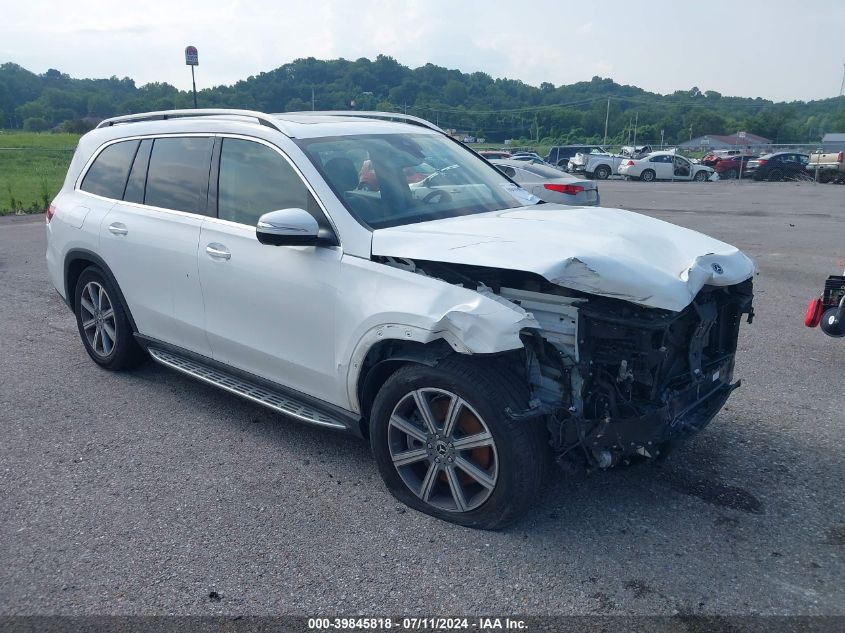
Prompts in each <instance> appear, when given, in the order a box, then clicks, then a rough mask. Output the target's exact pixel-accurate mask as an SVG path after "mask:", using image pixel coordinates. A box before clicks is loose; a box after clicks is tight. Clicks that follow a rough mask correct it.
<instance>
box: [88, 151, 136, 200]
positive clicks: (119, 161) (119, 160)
mask: <svg viewBox="0 0 845 633" xmlns="http://www.w3.org/2000/svg"><path fill="white" fill-rule="evenodd" d="M138 143H139V142H138V141H122V142H120V143H114V144H112V145H109V146H108V147H106V148H105V149H104V150H103V151H102V152H100V153H99V155H98V156H97V158H96V159H94V163H93V164H92V165H91V167H89V168H88V173H87V174H85V178H84V179H83V181H82V185H81V186H80V189H82V191H87V192H88V193H93V194H96V195H98V196H103V197H104V198H112V199H114V200H120V199H122V198H123V190H124V189H125V188H126V178H127V177H128V176H129V168H130V166H131V165H132V161H133V160H134V159H135V152H136V151H137V149H138Z"/></svg>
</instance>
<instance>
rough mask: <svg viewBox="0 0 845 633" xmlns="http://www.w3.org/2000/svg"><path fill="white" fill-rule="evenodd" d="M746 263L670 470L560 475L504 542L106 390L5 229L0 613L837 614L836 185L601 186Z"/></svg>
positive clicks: (355, 477)
mask: <svg viewBox="0 0 845 633" xmlns="http://www.w3.org/2000/svg"><path fill="white" fill-rule="evenodd" d="M600 190H601V195H602V201H603V204H604V205H605V206H620V207H623V208H630V209H634V210H637V211H640V212H643V213H646V214H648V215H652V216H654V217H657V218H660V219H663V220H667V221H669V222H674V223H676V224H680V225H682V226H687V227H690V228H693V229H696V230H701V231H704V232H706V233H709V234H711V235H713V236H715V237H717V238H720V239H723V240H725V241H728V242H730V243H733V244H736V245H737V246H739V247H740V248H742V249H744V250H745V251H746V252H747V253H748V254H749V255H751V256H752V257H754V258H755V259H756V261H757V263H758V265H759V268H760V273H759V275H758V276H757V278H756V279H755V286H756V288H755V291H756V299H755V308H756V318H755V319H754V323H753V324H752V325H743V326H742V331H741V336H740V344H739V352H738V363H737V371H736V376H737V377H738V378H741V379H742V381H743V386H742V388H740V389H739V390H738V391H737V392H735V393H734V395H733V396H732V397H731V399H730V401H729V402H728V404H727V406H726V407H725V409H724V410H723V411H722V412H721V413H720V414H719V415H718V417H717V418H716V419H715V420H714V421H713V422H712V423H711V425H710V426H709V427H708V428H707V429H706V430H705V431H704V432H703V433H702V434H700V435H699V436H698V437H696V438H694V439H693V440H691V441H689V442H688V443H686V444H685V445H683V446H682V447H680V448H679V449H678V450H676V451H675V452H674V453H672V454H671V456H670V457H669V458H668V459H667V461H665V462H664V463H662V464H660V465H644V466H638V467H634V468H627V469H618V470H614V471H611V472H606V473H598V474H593V475H589V476H585V477H578V478H575V479H571V478H568V477H567V476H565V475H564V474H563V473H558V474H557V475H556V477H555V478H554V480H553V481H552V482H551V483H550V484H549V486H548V487H547V489H546V490H545V491H544V492H543V495H542V498H541V501H540V503H539V504H538V505H537V506H536V507H535V508H534V509H533V511H532V512H531V513H530V514H529V515H528V516H527V517H526V518H525V519H524V520H522V521H521V522H519V523H518V524H516V525H515V526H513V527H511V528H509V529H507V530H505V531H503V532H498V533H488V532H481V531H476V530H470V529H465V528H460V527H456V526H454V525H450V524H447V523H443V522H441V521H438V520H436V519H433V518H431V517H428V516H425V515H422V514H419V513H416V512H414V511H412V510H406V509H405V508H404V507H403V506H400V505H399V504H398V503H397V502H396V501H394V500H393V498H392V497H391V496H390V495H389V494H388V493H387V491H386V490H385V488H384V486H383V485H382V483H381V480H380V478H379V476H378V473H377V470H376V467H375V464H374V463H373V460H372V458H371V456H370V452H369V447H368V446H367V444H366V443H365V442H363V441H361V440H357V439H354V438H349V437H344V436H340V435H337V434H333V433H331V432H327V431H323V430H320V429H316V428H310V427H307V426H303V425H300V424H297V423H295V422H292V421H290V420H287V419H285V418H284V417H282V416H280V415H276V414H274V413H271V412H270V411H268V410H266V409H264V408H262V407H260V406H258V405H253V404H251V403H249V402H247V401H244V400H241V399H239V398H237V397H235V396H232V395H229V394H226V393H223V392H219V391H216V390H214V389H213V388H211V387H208V386H205V385H203V384H200V383H199V382H196V381H193V380H190V379H188V378H184V377H182V376H180V375H177V374H175V373H173V372H171V371H168V370H166V369H164V368H162V367H160V366H157V365H155V364H153V363H148V364H146V365H144V366H143V367H141V368H140V369H137V370H134V371H132V372H127V373H109V372H106V371H104V370H101V369H100V368H98V367H97V366H96V365H94V363H93V362H91V361H90V360H89V358H88V357H87V355H86V354H85V352H84V350H83V347H82V344H81V343H80V341H79V337H78V334H77V331H76V325H75V321H74V318H73V316H72V314H71V313H70V312H69V310H68V309H67V308H66V307H65V305H64V304H63V303H62V301H61V300H60V298H59V296H58V294H57V293H56V292H55V290H54V289H53V288H52V286H51V284H50V281H49V280H48V277H47V271H46V266H45V262H44V250H45V234H44V227H43V222H44V219H43V216H31V217H11V218H0V543H2V546H0V614H4V615H20V614H203V615H211V614H247V615H266V614H273V615H277V614H299V615H334V614H347V615H355V614H368V615H389V614H393V615H397V614H399V615H441V616H449V615H456V614H476V615H479V614H507V613H514V614H523V615H538V614H597V613H600V614H632V613H633V614H667V615H670V614H671V615H681V616H683V615H699V614H790V615H796V614H813V615H819V614H840V615H843V614H845V582H843V581H845V563H843V553H845V501H843V481H845V460H843V444H845V389H843V380H845V339H842V340H835V339H830V338H827V337H825V336H823V335H822V333H821V332H820V331H818V330H812V331H811V330H808V329H806V328H804V327H803V325H802V318H803V313H804V308H805V306H806V302H807V300H808V299H809V298H810V297H811V296H813V295H814V294H817V293H818V292H819V291H820V289H821V287H822V284H823V282H824V279H825V278H826V277H827V275H829V274H831V273H841V271H842V269H843V268H845V261H843V259H845V246H843V242H845V187H843V186H834V185H819V186H816V185H813V184H804V183H802V184H792V183H751V182H742V183H736V182H717V183H703V184H698V183H689V184H687V183H664V184H661V183H650V184H646V183H639V182H621V181H615V182H604V183H601V184H600Z"/></svg>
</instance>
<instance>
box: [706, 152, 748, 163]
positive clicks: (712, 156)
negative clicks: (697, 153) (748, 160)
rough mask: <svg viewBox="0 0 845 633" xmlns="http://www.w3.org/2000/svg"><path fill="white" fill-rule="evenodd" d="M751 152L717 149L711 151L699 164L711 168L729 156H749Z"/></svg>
mask: <svg viewBox="0 0 845 633" xmlns="http://www.w3.org/2000/svg"><path fill="white" fill-rule="evenodd" d="M751 155H752V154H751V152H749V151H747V150H744V149H717V150H713V151H712V152H710V153H709V154H706V155H705V156H704V158H702V159H701V163H702V164H703V165H707V166H708V167H713V165H715V164H716V163H718V162H719V161H720V160H722V159H723V158H729V157H731V156H751Z"/></svg>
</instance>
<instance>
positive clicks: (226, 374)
mask: <svg viewBox="0 0 845 633" xmlns="http://www.w3.org/2000/svg"><path fill="white" fill-rule="evenodd" d="M135 336H136V338H137V339H139V341H138V342H139V343H140V344H141V345H143V346H144V347H145V348H146V350H147V352H149V354H150V356H151V357H152V359H153V360H155V361H156V362H157V363H160V364H162V365H164V366H165V367H169V368H170V369H175V370H176V371H178V372H180V373H183V374H187V375H188V376H191V377H192V378H195V379H197V380H201V381H202V382H205V383H207V384H210V385H213V386H215V387H218V388H220V389H222V390H224V391H228V392H229V393H233V394H235V395H238V396H241V397H242V398H246V399H247V400H251V401H253V402H256V403H258V404H261V405H263V406H265V407H267V408H269V409H273V410H274V411H276V412H278V413H282V414H284V415H286V416H289V417H291V418H294V419H295V420H297V421H299V422H304V423H306V424H312V425H314V426H320V427H324V428H329V429H334V430H336V431H346V432H350V433H353V434H355V435H359V436H360V435H361V425H360V418H359V417H357V416H355V415H354V414H353V413H351V412H348V411H346V410H344V409H341V408H339V407H336V406H334V405H331V404H329V403H324V402H321V401H319V400H317V399H315V398H312V397H310V396H307V395H305V394H301V393H298V392H296V391H294V390H292V389H288V388H286V387H284V386H282V385H278V384H276V383H272V382H270V381H268V380H265V379H263V378H260V377H258V376H254V375H252V374H249V373H247V372H243V371H240V370H238V369H235V368H233V367H229V366H227V365H224V364H223V363H220V362H217V361H214V360H212V359H210V358H205V357H204V356H200V355H198V354H194V353H192V352H189V351H187V350H182V349H180V348H177V347H175V346H173V345H169V344H167V343H163V342H161V341H156V340H152V339H149V338H147V337H144V336H140V335H137V334H136V335H135Z"/></svg>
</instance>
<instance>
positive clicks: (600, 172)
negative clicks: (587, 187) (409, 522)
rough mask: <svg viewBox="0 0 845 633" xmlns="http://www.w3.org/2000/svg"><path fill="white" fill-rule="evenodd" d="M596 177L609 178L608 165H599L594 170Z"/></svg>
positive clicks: (600, 178)
mask: <svg viewBox="0 0 845 633" xmlns="http://www.w3.org/2000/svg"><path fill="white" fill-rule="evenodd" d="M593 174H594V175H595V177H596V178H598V179H599V180H607V179H608V178H610V168H609V167H607V166H606V165H599V166H598V167H596V170H595V171H594V172H593Z"/></svg>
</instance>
